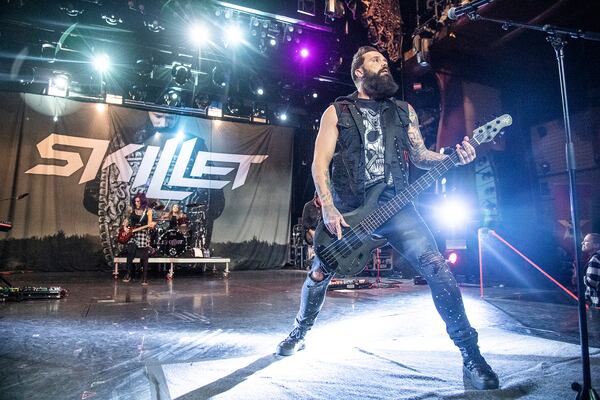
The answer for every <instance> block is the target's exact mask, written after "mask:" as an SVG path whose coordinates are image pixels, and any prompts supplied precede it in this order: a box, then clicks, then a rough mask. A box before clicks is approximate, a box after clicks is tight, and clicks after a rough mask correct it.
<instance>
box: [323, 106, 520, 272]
mask: <svg viewBox="0 0 600 400" xmlns="http://www.w3.org/2000/svg"><path fill="white" fill-rule="evenodd" d="M511 124H512V118H511V116H510V115H508V114H504V115H502V116H500V117H498V118H496V119H494V120H493V121H490V122H488V123H486V124H485V125H482V126H480V127H479V128H477V129H475V130H474V131H473V138H472V139H471V140H470V143H471V144H472V145H473V147H475V148H476V147H477V146H479V145H480V144H482V143H487V142H491V141H493V140H494V138H495V137H496V135H498V134H499V133H500V131H501V130H502V129H504V128H505V127H507V126H510V125H511ZM457 165H459V159H458V154H457V153H453V154H451V155H449V156H448V157H447V158H445V159H444V160H442V161H440V162H438V163H437V164H436V165H435V166H434V167H433V168H431V169H430V170H429V171H427V173H425V174H423V175H422V176H421V177H419V178H418V179H417V180H416V181H415V182H413V183H412V184H411V185H409V186H408V187H406V188H405V189H404V190H402V191H401V192H400V193H398V194H396V196H394V197H393V198H392V199H390V200H389V201H388V202H386V203H385V204H384V205H382V206H378V198H379V196H380V195H381V193H383V191H384V190H385V188H386V184H385V183H381V184H379V185H377V186H375V187H374V188H373V189H372V190H371V192H370V193H369V196H368V197H367V199H366V200H365V204H364V205H363V206H362V207H359V208H357V209H356V210H354V211H352V212H349V213H346V214H343V216H344V219H345V220H346V222H347V223H348V225H350V227H349V228H345V227H342V238H341V239H338V238H337V236H336V235H333V234H331V233H330V232H329V231H328V230H327V228H326V227H325V225H324V224H323V221H321V222H320V223H319V225H318V226H317V229H316V230H315V237H314V249H315V253H316V254H317V256H318V257H319V260H320V261H321V262H322V263H323V264H324V266H325V268H326V269H327V270H328V271H332V272H335V273H336V275H338V276H341V277H344V276H354V275H357V274H359V273H360V272H361V271H362V270H363V269H364V268H365V265H366V263H367V261H368V260H369V256H370V254H371V252H372V251H373V250H375V249H376V248H378V247H382V246H385V245H386V244H387V240H386V239H385V238H381V237H377V236H375V235H374V234H373V233H374V231H375V230H376V229H377V228H379V227H380V226H381V225H383V224H384V223H385V222H387V221H388V220H390V219H391V218H392V217H393V216H395V215H396V214H398V212H400V210H402V208H404V206H406V205H407V204H408V203H410V202H411V201H412V200H413V199H414V198H416V197H417V196H418V195H419V194H421V193H422V192H423V191H424V190H425V189H427V188H428V187H429V186H431V185H432V184H433V182H435V181H436V180H437V179H439V178H440V177H442V175H443V174H445V173H446V172H447V171H448V170H450V169H451V168H454V167H455V166H457Z"/></svg>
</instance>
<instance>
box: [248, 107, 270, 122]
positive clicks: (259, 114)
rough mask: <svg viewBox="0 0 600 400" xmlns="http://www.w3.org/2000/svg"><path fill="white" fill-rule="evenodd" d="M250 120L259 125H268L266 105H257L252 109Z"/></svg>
mask: <svg viewBox="0 0 600 400" xmlns="http://www.w3.org/2000/svg"><path fill="white" fill-rule="evenodd" d="M250 120H251V121H252V122H254V123H257V124H266V123H267V107H266V106H265V105H264V104H259V103H255V104H254V105H253V107H252V116H251V117H250Z"/></svg>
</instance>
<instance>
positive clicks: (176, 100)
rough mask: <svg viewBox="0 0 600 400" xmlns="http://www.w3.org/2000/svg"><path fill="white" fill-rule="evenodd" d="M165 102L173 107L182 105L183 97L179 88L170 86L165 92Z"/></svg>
mask: <svg viewBox="0 0 600 400" xmlns="http://www.w3.org/2000/svg"><path fill="white" fill-rule="evenodd" d="M163 104H166V105H168V106H171V107H181V105H182V98H181V93H179V90H178V88H169V89H168V90H167V91H166V92H165V93H164V94H163Z"/></svg>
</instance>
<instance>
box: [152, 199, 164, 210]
mask: <svg viewBox="0 0 600 400" xmlns="http://www.w3.org/2000/svg"><path fill="white" fill-rule="evenodd" d="M149 207H150V208H151V209H153V210H156V211H160V210H163V209H164V208H165V205H164V204H162V203H161V202H159V201H153V202H152V203H150V205H149Z"/></svg>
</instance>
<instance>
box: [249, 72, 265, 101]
mask: <svg viewBox="0 0 600 400" xmlns="http://www.w3.org/2000/svg"><path fill="white" fill-rule="evenodd" d="M248 86H249V87H250V91H251V92H252V94H254V95H256V96H262V95H263V94H265V81H264V80H263V79H262V78H260V77H259V76H257V75H253V76H252V77H250V80H249V83H248Z"/></svg>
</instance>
